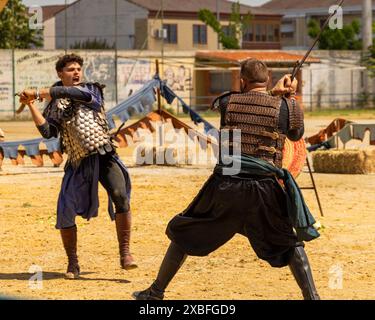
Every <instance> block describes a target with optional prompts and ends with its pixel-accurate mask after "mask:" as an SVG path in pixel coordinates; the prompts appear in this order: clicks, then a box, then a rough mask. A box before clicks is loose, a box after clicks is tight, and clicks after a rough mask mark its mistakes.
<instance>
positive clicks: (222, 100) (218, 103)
mask: <svg viewBox="0 0 375 320" xmlns="http://www.w3.org/2000/svg"><path fill="white" fill-rule="evenodd" d="M236 93H239V92H237V91H226V92H224V93H223V94H221V95H220V96H218V97H217V98H215V100H214V101H213V102H212V104H211V110H214V111H216V110H219V109H221V108H222V107H226V106H227V105H228V103H229V99H230V96H231V95H232V94H236Z"/></svg>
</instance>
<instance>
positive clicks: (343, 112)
mask: <svg viewBox="0 0 375 320" xmlns="http://www.w3.org/2000/svg"><path fill="white" fill-rule="evenodd" d="M305 116H306V117H311V118H312V117H332V118H340V117H341V118H345V117H347V118H348V117H363V118H367V119H375V109H325V110H317V111H305Z"/></svg>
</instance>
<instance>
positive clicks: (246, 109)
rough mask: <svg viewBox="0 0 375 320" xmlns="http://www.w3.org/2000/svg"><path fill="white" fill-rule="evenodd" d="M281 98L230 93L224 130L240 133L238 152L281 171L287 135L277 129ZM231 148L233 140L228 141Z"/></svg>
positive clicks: (254, 93) (251, 93)
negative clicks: (239, 150) (234, 130)
mask: <svg viewBox="0 0 375 320" xmlns="http://www.w3.org/2000/svg"><path fill="white" fill-rule="evenodd" d="M281 102H282V99H281V98H280V97H272V96H269V95H267V94H264V93H259V92H247V93H240V94H232V95H231V96H230V99H229V103H228V105H227V109H226V113H225V124H226V125H225V126H224V127H223V129H230V130H233V129H240V130H241V153H244V154H247V155H250V156H252V157H256V158H261V159H263V160H266V161H268V162H270V163H271V164H273V165H275V166H276V167H279V168H281V166H282V151H283V148H284V143H285V139H286V135H285V134H282V133H281V132H280V130H279V129H278V124H279V114H280V106H281ZM229 144H230V145H232V146H233V141H229Z"/></svg>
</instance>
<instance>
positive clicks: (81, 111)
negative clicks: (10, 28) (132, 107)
mask: <svg viewBox="0 0 375 320" xmlns="http://www.w3.org/2000/svg"><path fill="white" fill-rule="evenodd" d="M82 65H83V59H82V58H81V57H80V56H77V55H75V54H68V55H65V56H63V57H61V58H60V59H59V60H58V61H57V63H56V71H57V74H58V76H59V78H60V79H61V81H59V82H57V83H56V84H55V85H53V86H52V87H51V88H43V89H39V90H30V89H27V90H24V91H23V92H22V93H21V94H20V96H21V97H20V102H21V103H24V104H27V105H28V106H29V108H30V111H31V114H32V117H33V120H34V122H35V124H36V126H37V128H38V130H39V131H40V133H41V135H42V136H43V137H44V138H47V139H48V138H51V137H58V136H60V140H61V146H62V151H63V152H64V153H66V154H67V155H68V159H67V162H66V166H65V175H64V178H63V181H62V185H61V191H60V195H59V199H58V205H57V223H56V228H57V229H60V233H61V237H62V242H63V245H64V248H65V251H66V254H67V256H68V268H67V273H66V278H68V279H74V278H78V277H79V273H80V267H79V264H78V257H77V226H76V223H75V218H76V215H80V216H82V217H83V218H86V219H87V220H89V219H90V218H92V217H96V216H97V215H98V207H99V199H98V183H99V182H100V183H101V184H102V185H103V187H104V188H105V189H106V191H107V193H108V197H109V205H108V210H109V214H110V217H111V219H112V220H115V221H116V230H117V238H118V242H119V251H120V264H121V267H122V268H123V269H126V270H129V269H133V268H135V267H136V264H135V262H134V259H133V257H132V255H131V254H130V251H129V243H130V230H131V213H130V191H131V185H130V177H129V175H128V171H127V169H126V167H125V166H124V164H123V163H122V162H121V160H120V159H119V157H118V155H117V153H116V151H115V148H114V145H113V143H112V140H111V136H110V133H109V128H108V123H107V120H106V117H105V112H104V99H103V91H102V90H103V86H102V85H100V84H98V83H84V82H82ZM37 99H39V100H42V99H48V100H50V102H49V104H48V106H47V107H46V109H45V110H44V112H43V114H41V112H40V111H39V110H38V108H37V107H36V105H35V104H34V101H35V100H37ZM112 203H113V204H114V206H115V210H114V209H113V205H112ZM99 232H100V231H99Z"/></svg>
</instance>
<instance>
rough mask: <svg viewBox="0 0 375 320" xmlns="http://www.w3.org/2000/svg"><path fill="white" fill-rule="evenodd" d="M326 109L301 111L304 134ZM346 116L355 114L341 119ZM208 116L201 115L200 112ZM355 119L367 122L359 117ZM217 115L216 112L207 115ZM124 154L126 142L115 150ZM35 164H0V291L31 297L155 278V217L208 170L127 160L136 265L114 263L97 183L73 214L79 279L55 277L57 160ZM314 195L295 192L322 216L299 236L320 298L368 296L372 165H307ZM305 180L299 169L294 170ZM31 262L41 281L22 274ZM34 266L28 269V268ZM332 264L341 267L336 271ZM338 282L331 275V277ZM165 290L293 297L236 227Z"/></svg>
mask: <svg viewBox="0 0 375 320" xmlns="http://www.w3.org/2000/svg"><path fill="white" fill-rule="evenodd" d="M331 120H332V119H323V118H316V119H315V118H314V119H306V134H307V135H310V134H313V133H316V132H317V130H319V129H321V128H323V127H324V126H325V125H327V124H328V123H329V122H330V121H331ZM351 120H356V119H351ZM210 121H211V120H210ZM359 121H361V122H372V123H373V122H375V120H374V118H372V119H370V120H366V119H359ZM213 122H214V123H217V119H215V120H213ZM0 127H1V128H2V129H3V130H4V131H5V134H6V139H7V140H8V141H10V140H17V139H30V138H33V137H37V136H38V134H37V132H36V130H35V129H34V127H33V125H32V124H31V123H30V122H3V123H0ZM120 154H121V157H122V158H123V159H124V161H125V162H126V163H128V164H129V163H131V153H130V150H125V149H122V150H120ZM46 162H47V163H46V166H45V167H43V168H35V167H34V166H32V165H31V164H30V163H29V162H26V165H25V166H23V167H14V166H11V165H10V163H9V160H5V161H4V165H3V168H2V171H0V213H1V214H0V293H2V294H5V295H9V296H15V297H23V298H33V299H34V298H36V299H131V293H132V292H133V291H135V290H140V289H144V288H146V287H147V286H148V285H149V284H150V283H151V282H152V281H153V279H154V278H155V276H156V273H157V271H158V268H159V265H160V262H161V260H162V258H163V255H164V252H165V250H166V248H167V246H168V243H169V241H168V239H167V237H166V236H165V227H166V225H167V223H168V221H169V220H170V219H171V218H172V217H173V216H174V215H175V214H177V213H179V212H181V211H182V210H183V209H184V208H185V207H186V206H187V205H188V204H189V202H190V201H191V200H192V198H193V197H194V196H195V195H196V193H197V192H198V191H199V189H200V187H201V186H202V185H203V183H204V181H205V180H206V179H207V177H208V176H209V175H210V173H211V170H210V169H209V168H202V167H184V168H175V167H156V166H149V167H134V166H130V168H129V171H130V174H131V177H132V183H133V193H132V201H131V205H132V211H133V233H132V246H131V249H132V253H133V254H134V257H135V258H136V260H137V262H138V264H139V268H138V269H135V270H132V271H124V270H121V269H120V267H119V261H118V260H119V259H118V249H117V239H116V234H115V225H114V223H112V222H111V221H110V219H109V217H108V214H107V212H106V206H107V198H106V195H105V192H104V189H102V188H101V189H100V201H101V207H100V212H99V217H98V218H95V219H93V220H91V221H89V222H87V221H85V220H82V219H80V218H77V225H78V230H79V234H78V254H79V260H80V265H81V270H82V271H83V273H82V277H81V278H80V279H79V280H73V281H72V280H70V281H69V280H64V279H63V274H64V272H65V269H66V258H65V253H64V250H63V247H62V244H61V240H60V236H59V233H58V231H57V230H56V229H55V228H54V224H55V207H56V199H57V195H58V192H59V187H60V183H61V177H62V174H63V173H62V169H61V168H53V167H52V165H51V164H50V162H49V161H46ZM314 177H315V180H316V184H317V186H318V191H319V195H320V198H321V201H322V204H323V210H324V217H321V216H320V213H319V210H318V206H317V202H316V200H315V196H314V193H313V191H311V190H305V191H304V192H303V193H304V196H305V199H306V202H307V203H308V205H309V207H310V209H311V211H312V212H313V214H314V216H315V217H316V219H318V220H319V222H320V223H321V225H322V228H321V229H320V233H321V237H320V238H318V239H317V240H315V241H313V242H310V243H306V251H307V253H308V255H309V259H310V262H311V266H312V268H313V273H314V277H315V282H316V286H317V288H318V290H319V293H320V295H321V297H322V299H375V218H374V213H375V211H374V208H375V199H374V190H375V175H335V174H315V175H314ZM297 181H298V182H299V184H300V186H310V185H311V182H310V179H309V175H308V174H307V173H306V171H304V172H303V173H302V174H301V175H300V176H299V178H298V180H297ZM35 265H36V266H39V267H40V270H42V272H43V273H42V277H43V281H42V282H41V284H42V287H39V288H37V287H35V286H34V287H33V286H32V283H31V282H30V278H31V277H32V276H33V273H29V271H31V272H34V273H35V270H36V269H32V266H34V267H35ZM33 270H34V271H33ZM340 270H341V271H340ZM340 272H341V273H342V283H340V281H337V282H335V281H334V280H335V279H340ZM166 299H244V300H247V299H265V300H266V299H301V295H300V292H299V289H298V287H297V285H296V283H295V281H294V280H293V278H292V276H291V274H290V271H289V269H288V268H282V269H272V268H271V267H270V266H269V265H268V264H267V263H265V262H263V261H261V260H259V259H258V258H257V257H256V256H255V254H254V252H253V251H252V249H251V247H250V246H249V243H248V241H247V239H246V238H244V237H242V236H240V235H237V236H235V237H234V238H233V239H232V240H231V241H230V242H228V243H227V244H226V245H224V246H223V247H221V248H220V249H219V250H217V251H216V252H214V253H212V254H211V255H209V256H208V257H204V258H197V257H189V258H188V259H187V261H186V262H185V264H184V266H183V267H182V269H181V270H180V272H179V273H178V274H177V276H176V277H175V278H174V280H173V281H172V283H171V285H170V287H169V288H168V290H167V292H166Z"/></svg>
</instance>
